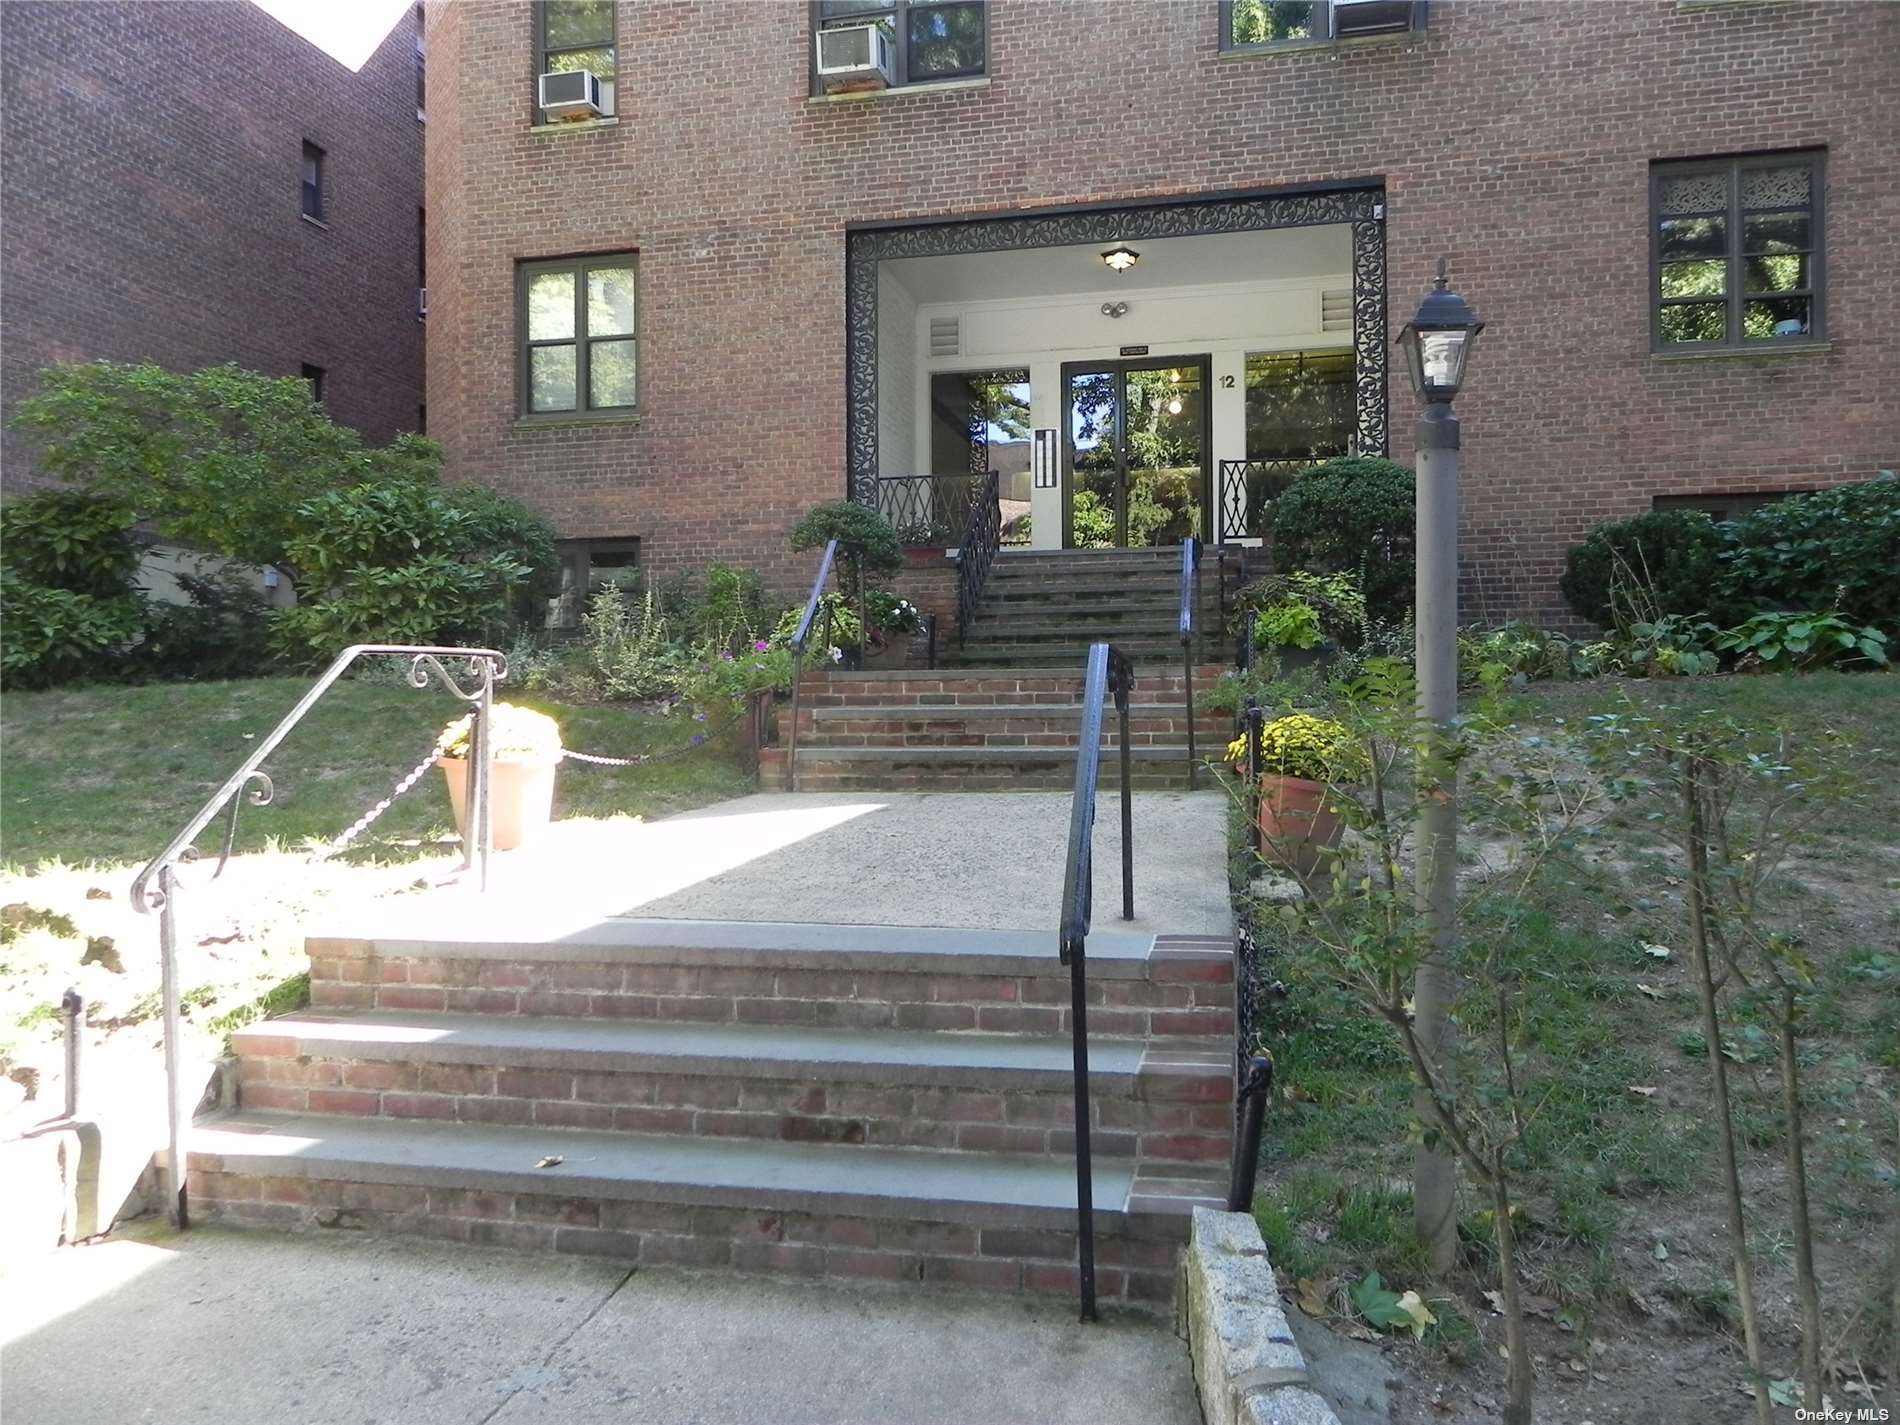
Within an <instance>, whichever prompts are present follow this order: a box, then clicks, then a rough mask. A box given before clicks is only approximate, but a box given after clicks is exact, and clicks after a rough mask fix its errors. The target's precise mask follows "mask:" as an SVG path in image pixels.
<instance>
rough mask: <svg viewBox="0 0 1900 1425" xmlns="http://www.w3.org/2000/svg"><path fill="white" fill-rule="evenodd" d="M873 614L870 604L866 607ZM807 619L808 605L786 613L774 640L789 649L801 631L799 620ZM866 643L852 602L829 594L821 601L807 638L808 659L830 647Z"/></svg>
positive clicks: (840, 596) (797, 606) (773, 632)
mask: <svg viewBox="0 0 1900 1425" xmlns="http://www.w3.org/2000/svg"><path fill="white" fill-rule="evenodd" d="M866 612H867V613H868V612H869V605H868V603H867V605H866ZM827 615H829V619H830V622H829V629H830V634H831V641H830V643H829V644H828V645H827V644H826V643H825V641H824V640H825V633H826V629H827V622H826V618H827ZM804 616H805V606H804V605H803V604H794V605H793V606H792V607H791V608H789V609H787V610H785V613H784V615H783V616H782V617H781V618H780V619H779V621H778V627H776V628H774V629H773V630H772V639H771V641H772V642H773V643H774V644H776V645H778V646H780V647H785V648H789V647H791V644H792V638H793V636H794V635H795V634H797V632H798V621H799V620H800V619H802V618H803V617H804ZM860 642H862V633H861V632H860V630H859V628H858V610H857V606H856V604H855V603H853V602H852V600H850V599H847V598H846V597H845V596H844V595H843V594H835V593H828V594H826V595H825V596H824V597H823V598H821V599H820V600H819V601H818V609H817V612H816V613H814V614H813V615H812V621H811V631H810V633H808V634H807V635H806V642H805V651H806V654H807V656H808V657H809V656H813V655H816V654H823V653H825V652H826V651H827V649H828V648H838V649H844V648H856V647H857V646H858V645H859V643H860Z"/></svg>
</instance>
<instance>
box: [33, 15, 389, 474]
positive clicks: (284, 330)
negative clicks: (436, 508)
mask: <svg viewBox="0 0 1900 1425" xmlns="http://www.w3.org/2000/svg"><path fill="white" fill-rule="evenodd" d="M0 71H3V73H4V86H5V93H6V103H5V111H4V122H3V124H0V199H3V200H4V204H5V216H4V229H3V230H0V282H3V283H4V288H5V301H6V340H5V343H4V351H0V407H4V409H5V410H6V411H7V412H10V411H11V410H12V408H13V405H14V403H15V401H17V400H18V399H19V398H20V397H22V396H24V395H26V394H28V393H29V392H30V391H31V390H32V389H33V388H34V386H35V384H36V375H37V372H38V371H39V369H40V368H41V367H43V366H45V365H48V364H50V363H52V362H55V361H89V360H93V359H96V358H110V359H112V360H116V361H146V360H149V361H156V362H159V363H161V364H163V365H165V366H169V367H173V368H176V369H180V370H189V369H193V368H197V367H201V366H208V365H212V364H215V363H219V362H225V361H235V362H237V363H238V364H239V365H242V366H246V367H250V368H253V369H255V370H258V371H263V372H267V373H269V374H272V375H277V376H295V375H297V374H299V372H300V370H301V368H302V366H303V364H304V363H306V362H307V363H310V364H312V365H315V366H321V367H323V368H325V370H326V372H327V375H326V382H325V396H326V400H327V403H328V405H329V407H330V410H331V412H332V414H333V415H334V416H335V417H336V419H337V420H338V421H340V422H342V423H343V424H345V425H349V426H354V427H355V428H357V429H358V430H360V431H362V433H363V434H364V436H365V437H366V438H367V439H369V440H371V441H374V442H378V443H380V442H383V441H387V440H389V439H390V438H391V437H393V436H394V435H396V434H397V433H398V432H399V431H404V430H414V429H415V427H416V419H417V407H418V406H419V405H420V404H421V402H422V399H423V396H422V325H423V324H422V323H421V322H419V321H417V320H416V285H417V273H416V220H417V212H418V209H419V208H420V206H421V204H422V132H421V131H422V128H423V125H422V124H420V123H419V122H417V119H416V103H415V23H414V21H413V19H411V18H409V17H408V16H405V17H404V18H403V19H402V20H401V21H400V22H399V23H398V24H397V25H396V27H395V29H394V30H393V31H392V32H391V34H390V35H389V37H388V38H387V39H386V40H385V41H384V42H383V44H382V46H381V47H380V48H379V49H378V50H377V52H376V53H375V55H374V56H372V57H371V58H370V60H369V61H368V63H367V64H365V65H364V66H363V68H362V69H361V70H360V71H359V72H357V73H351V72H350V70H349V69H347V68H346V67H345V66H344V65H342V64H340V63H339V62H337V61H336V60H334V59H332V58H330V57H329V56H328V55H326V54H325V53H323V52H322V51H321V50H319V49H318V48H316V46H314V45H312V44H310V43H309V42H308V41H306V40H304V39H302V38H301V37H300V36H298V35H296V34H294V33H292V32H291V31H290V30H288V29H286V28H284V26H283V25H281V24H279V23H278V22H277V21H276V20H274V19H272V18H271V17H270V16H269V15H267V14H265V13H264V12H263V11H262V10H260V9H258V8H256V7H255V6H253V5H249V4H208V3H197V0H176V3H166V4H151V3H133V4H120V3H98V4H85V5H76V4H70V3H61V4H38V3H11V4H7V5H4V6H0ZM305 140H308V141H310V142H312V143H315V144H317V145H319V146H320V147H322V148H323V149H324V150H326V152H327V173H326V187H327V189H328V191H327V193H326V215H327V222H328V224H329V226H328V227H327V229H326V228H320V227H316V226H313V225H312V224H310V223H308V222H305V221H304V220H303V219H302V216H301V212H302V207H301V187H300V164H301V160H302V146H303V143H304V142H305ZM0 453H3V454H4V459H5V466H6V472H5V473H6V480H7V484H8V485H9V486H16V485H17V484H18V483H22V482H30V481H31V478H32V476H31V470H30V464H31V455H32V450H31V446H30V445H29V444H28V443H27V442H25V441H23V440H22V439H21V438H20V437H17V436H14V435H8V436H7V437H5V444H4V447H0Z"/></svg>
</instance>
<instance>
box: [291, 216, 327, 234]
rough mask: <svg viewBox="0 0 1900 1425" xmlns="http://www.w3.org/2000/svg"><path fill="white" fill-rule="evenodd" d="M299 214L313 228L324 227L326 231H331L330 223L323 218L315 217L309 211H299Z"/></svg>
mask: <svg viewBox="0 0 1900 1425" xmlns="http://www.w3.org/2000/svg"><path fill="white" fill-rule="evenodd" d="M297 216H298V217H300V218H302V219H303V220H304V221H305V222H306V223H308V224H310V226H311V227H313V228H322V229H323V230H324V231H325V232H326V233H327V232H329V231H330V225H329V224H328V223H326V222H324V221H323V219H322V218H313V217H311V216H310V215H309V214H308V213H299V214H297Z"/></svg>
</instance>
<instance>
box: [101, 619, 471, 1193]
mask: <svg viewBox="0 0 1900 1425" xmlns="http://www.w3.org/2000/svg"><path fill="white" fill-rule="evenodd" d="M375 654H394V655H396V656H398V657H405V658H407V659H409V685H410V686H411V687H414V688H426V687H428V686H429V674H430V672H431V671H433V672H434V673H435V674H436V675H437V676H438V677H439V678H440V679H441V680H442V683H443V685H444V686H445V687H447V688H448V690H449V691H450V692H452V693H454V694H455V696H456V697H458V698H460V699H461V700H462V701H463V702H465V703H472V704H474V708H473V713H474V719H473V726H472V727H471V728H470V729H469V752H470V758H469V761H470V768H469V780H470V786H469V789H468V791H469V796H468V802H467V805H468V821H467V828H468V829H467V831H466V832H465V834H464V835H463V838H462V865H463V866H464V868H470V867H473V866H475V865H476V863H477V862H478V861H479V863H480V867H481V870H480V883H481V886H482V888H483V889H484V890H486V889H487V887H488V858H489V855H490V853H491V851H492V850H493V848H494V840H495V835H494V820H493V818H492V816H491V815H490V814H489V806H488V759H489V740H488V739H489V734H490V730H491V729H490V724H491V718H490V713H491V711H492V709H493V707H494V693H495V684H496V683H497V682H500V681H501V680H503V679H505V678H506V677H507V676H508V659H507V657H506V656H505V655H503V654H502V653H500V652H498V651H497V650H495V649H493V648H441V647H434V646H430V645H426V644H407V643H359V644H355V645H353V646H352V647H349V648H346V649H344V650H343V651H342V652H341V653H339V654H338V655H337V656H336V661H335V662H333V663H331V664H330V666H329V667H328V668H326V669H324V671H323V675H322V676H321V677H320V678H318V679H317V681H316V682H315V683H314V684H312V685H311V688H310V691H309V692H307V693H305V694H304V695H303V697H302V698H301V699H299V700H298V703H297V705H296V706H295V707H294V708H292V709H291V710H290V711H289V712H287V713H285V714H284V716H283V717H282V718H281V719H280V720H279V721H278V724H277V726H276V727H274V728H272V729H271V730H270V732H269V733H268V734H266V736H265V737H264V739H263V741H261V742H260V743H258V745H257V746H256V747H255V748H254V749H253V750H252V752H251V755H250V756H249V757H246V758H245V759H244V762H243V765H241V766H240V767H239V768H238V769H237V771H235V772H233V773H232V774H231V775H230V776H229V777H227V778H225V780H224V785H223V786H221V787H219V788H218V790H217V791H215V792H213V793H212V794H211V796H210V798H209V799H208V800H207V801H206V802H205V804H204V805H203V806H201V807H199V808H198V810H197V811H196V812H195V813H194V814H193V815H192V817H191V819H190V820H189V821H187V822H186V823H185V825H184V826H183V828H181V829H180V830H179V832H178V834H177V835H176V836H174V837H172V839H171V840H170V841H168V842H166V843H165V849H164V850H163V851H160V852H159V853H158V855H156V856H154V857H153V858H152V859H151V860H150V861H148V862H146V864H145V868H144V869H143V870H142V871H140V872H139V873H138V875H137V876H136V877H134V878H133V880H132V908H133V909H134V910H136V911H138V912H139V913H141V914H150V913H151V912H153V911H157V912H158V964H159V996H160V999H161V1001H162V1003H163V1006H164V1023H165V1123H166V1150H167V1152H166V1164H165V1191H166V1194H167V1196H168V1197H169V1198H170V1201H171V1218H172V1221H173V1222H174V1223H176V1224H177V1225H178V1226H179V1227H181V1228H182V1227H189V1226H190V1225H191V1206H190V1203H189V1202H188V1201H187V1199H186V1195H185V1158H184V1138H185V1123H184V1116H183V1115H184V1097H183V1093H182V1091H181V1077H182V1075H183V1072H184V1064H183V1053H184V1048H183V1044H182V1042H181V1032H182V1030H181V1024H180V1019H181V1013H180V1008H179V994H178V920H177V915H178V877H177V874H176V871H175V867H176V866H177V864H178V861H179V860H180V858H182V857H183V856H184V854H185V852H186V850H187V849H188V848H189V847H190V846H191V845H192V843H193V842H195V841H196V840H197V839H198V836H199V833H201V832H202V831H203V830H204V829H205V828H206V827H207V826H209V825H210V824H211V823H212V822H213V821H215V820H216V819H217V817H218V814H219V813H220V812H221V811H223V810H224V809H225V807H226V806H227V805H228V806H229V807H230V809H231V820H230V824H229V825H228V826H227V827H226V828H225V834H224V853H223V855H222V856H220V857H219V860H218V870H219V871H222V870H223V869H224V863H225V861H226V860H227V859H229V857H230V855H231V848H232V846H233V844H234V843H235V841H236V839H237V818H238V811H239V809H240V808H241V807H242V806H243V803H244V799H245V797H246V795H248V796H249V799H250V802H251V805H253V806H264V805H267V804H268V803H269V802H270V800H271V797H272V795H273V794H274V792H275V788H274V786H273V785H272V783H271V779H270V777H269V776H268V775H267V774H265V773H264V772H263V771H261V770H260V768H261V767H262V765H263V763H264V760H265V759H266V758H267V757H269V756H270V755H271V753H273V752H275V751H276V750H277V748H278V745H279V744H280V743H282V742H283V740H284V739H285V738H286V737H288V736H289V735H290V731H291V729H292V728H294V727H296V725H297V724H298V723H299V722H301V721H303V718H304V715H305V714H306V713H308V712H309V711H310V709H311V708H313V707H315V706H316V704H317V702H318V700H319V699H321V698H322V697H323V695H324V694H325V693H327V692H329V690H330V688H331V686H332V685H333V684H335V682H336V681H337V679H339V678H341V677H342V676H343V674H344V672H345V670H347V669H348V668H349V666H350V665H351V664H352V663H354V662H356V660H357V659H359V658H362V657H364V656H365V655H375ZM444 659H451V660H453V659H462V660H464V661H465V662H466V665H467V666H466V668H465V669H464V670H463V676H464V677H472V678H473V679H474V680H475V686H474V688H473V690H472V691H467V692H465V691H463V689H462V685H461V684H460V683H458V682H457V681H456V679H455V675H454V674H452V673H450V672H449V670H448V669H447V668H445V667H444V666H443V663H442V660H444ZM424 765H425V766H426V763H425V764H424ZM213 875H214V877H215V875H216V873H215V872H214V873H213Z"/></svg>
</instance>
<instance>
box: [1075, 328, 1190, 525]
mask: <svg viewBox="0 0 1900 1425" xmlns="http://www.w3.org/2000/svg"><path fill="white" fill-rule="evenodd" d="M1062 384H1063V395H1064V403H1065V406H1066V411H1065V417H1066V424H1067V429H1068V456H1069V460H1068V465H1069V471H1068V476H1069V478H1068V481H1067V484H1066V486H1065V488H1064V498H1063V511H1064V524H1065V529H1064V537H1063V541H1062V542H1063V545H1064V547H1065V548H1071V549H1118V548H1119V549H1128V548H1134V549H1145V548H1150V547H1152V546H1155V545H1164V544H1179V543H1180V542H1181V541H1182V540H1183V539H1185V538H1186V537H1187V536H1189V535H1199V536H1202V537H1205V536H1206V529H1205V528H1204V521H1205V518H1206V510H1207V470H1208V466H1207V455H1208V432H1207V387H1208V359H1207V358H1206V357H1205V356H1177V357H1162V358H1150V359H1144V360H1139V361H1111V362H1100V363H1077V364H1074V365H1069V366H1064V367H1063V368H1062Z"/></svg>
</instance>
